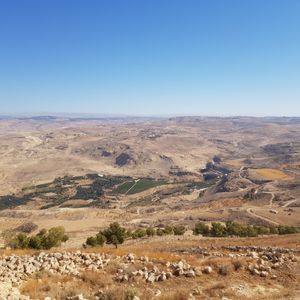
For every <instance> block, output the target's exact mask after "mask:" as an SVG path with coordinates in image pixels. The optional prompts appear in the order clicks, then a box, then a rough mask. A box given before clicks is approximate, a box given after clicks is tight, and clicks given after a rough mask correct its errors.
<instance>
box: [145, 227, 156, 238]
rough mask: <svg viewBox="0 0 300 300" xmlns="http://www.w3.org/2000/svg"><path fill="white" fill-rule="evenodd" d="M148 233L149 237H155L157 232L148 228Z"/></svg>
mask: <svg viewBox="0 0 300 300" xmlns="http://www.w3.org/2000/svg"><path fill="white" fill-rule="evenodd" d="M146 233H147V236H154V235H156V230H155V229H154V228H153V227H148V228H147V229H146Z"/></svg>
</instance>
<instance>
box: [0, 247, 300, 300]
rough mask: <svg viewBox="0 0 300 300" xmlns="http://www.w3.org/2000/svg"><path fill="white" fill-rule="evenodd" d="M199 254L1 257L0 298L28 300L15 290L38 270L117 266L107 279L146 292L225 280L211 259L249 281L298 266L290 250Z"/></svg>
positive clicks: (77, 271) (73, 272) (100, 294)
mask: <svg viewBox="0 0 300 300" xmlns="http://www.w3.org/2000/svg"><path fill="white" fill-rule="evenodd" d="M199 252H201V253H202V254H203V258H199V264H197V265H191V264H189V263H187V261H186V260H184V259H181V260H179V261H177V262H174V261H162V260H157V259H150V258H149V257H147V256H140V257H139V256H136V255H135V254H132V253H130V254H128V255H124V256H112V255H108V254H99V253H82V252H80V251H76V252H56V253H44V252H41V253H39V254H37V255H23V256H20V255H10V256H2V257H1V258H0V299H8V300H21V299H23V300H25V299H27V300H29V299H30V297H29V296H26V295H21V292H20V289H19V288H20V286H21V285H22V284H24V283H26V281H28V280H29V279H30V278H31V277H32V276H34V275H35V274H37V273H39V272H42V271H44V272H47V274H50V276H51V275H68V276H71V277H74V278H80V276H81V274H82V273H83V272H86V271H92V272H96V273H97V272H106V268H107V267H108V266H110V264H114V265H117V266H118V268H117V270H116V273H114V274H108V273H107V276H111V277H112V278H113V280H114V281H115V282H116V284H118V283H119V284H121V283H130V282H135V281H137V280H141V281H142V282H144V284H146V285H149V286H150V287H151V286H153V284H156V283H157V284H159V283H160V282H165V281H170V280H174V279H175V278H185V279H186V280H191V281H192V280H195V278H197V277H202V276H207V277H209V276H214V275H222V276H225V275H227V273H228V266H226V265H222V264H221V263H220V264H219V265H218V264H216V263H214V264H212V263H211V262H212V260H210V259H214V258H219V259H220V257H223V258H224V257H225V258H226V259H231V260H232V262H233V265H234V271H238V270H239V269H241V268H242V269H243V270H244V271H245V272H246V274H248V276H257V277H258V278H262V279H263V278H270V279H274V280H275V279H276V278H277V277H278V275H277V273H278V270H280V269H282V268H284V267H286V266H290V265H295V264H297V263H298V258H297V257H296V256H295V253H294V251H293V250H291V249H285V248H263V247H239V246H234V247H223V249H222V251H209V249H200V248H199ZM237 259H238V260H237ZM200 294H201V293H200ZM160 295H161V291H160V290H155V291H154V292H153V297H159V296H160ZM197 295H199V291H198V292H197V291H195V289H191V295H190V296H189V300H191V299H197ZM86 297H88V298H86ZM195 297H196V298H195ZM67 299H69V300H76V299H77V300H83V299H98V300H102V299H107V298H105V291H99V290H98V291H95V292H94V293H93V296H92V297H91V296H90V295H89V296H86V295H84V294H78V295H77V296H74V297H73V296H72V297H69V298H67ZM132 299H135V300H138V299H139V297H138V296H136V295H135V298H132ZM199 299H200V298H199ZM45 300H51V298H50V296H49V295H47V293H46V294H45Z"/></svg>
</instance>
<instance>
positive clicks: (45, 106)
mask: <svg viewBox="0 0 300 300" xmlns="http://www.w3.org/2000/svg"><path fill="white" fill-rule="evenodd" d="M299 16H300V1H298V0H180V1H179V0H151V1H150V0H148V1H146V0H89V1H84V0H81V1H78V0H45V1H40V0H36V1H35V0H26V1H24V0H0V114H1V113H2V114H4V113H41V112H42V113H46V112H47V113H56V112H65V113H113V114H132V115H139V114H141V115H173V114H178V115H221V116H222V115H258V116H262V115H294V116H296V115H297V116H300V17H299Z"/></svg>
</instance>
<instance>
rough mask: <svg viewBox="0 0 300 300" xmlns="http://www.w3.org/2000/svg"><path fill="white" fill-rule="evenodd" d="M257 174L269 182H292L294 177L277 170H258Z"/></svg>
mask: <svg viewBox="0 0 300 300" xmlns="http://www.w3.org/2000/svg"><path fill="white" fill-rule="evenodd" d="M255 173H256V174H257V175H259V176H261V177H264V178H266V179H269V180H291V179H292V177H291V176H289V175H287V174H286V173H284V172H282V171H280V170H277V169H256V170H255Z"/></svg>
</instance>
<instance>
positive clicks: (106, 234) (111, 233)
mask: <svg viewBox="0 0 300 300" xmlns="http://www.w3.org/2000/svg"><path fill="white" fill-rule="evenodd" d="M185 232H186V228H185V227H184V226H183V225H175V226H166V227H163V228H157V229H155V228H153V227H147V228H138V229H136V230H130V229H128V230H126V229H125V228H124V227H122V226H120V224H119V223H116V222H115V223H112V224H110V225H109V228H107V229H105V230H103V231H99V232H98V233H97V234H96V236H92V237H88V238H87V240H86V242H85V245H87V246H91V247H97V246H101V247H102V246H104V244H105V243H107V244H113V245H115V246H116V247H117V246H118V245H119V244H123V242H124V241H125V239H140V238H143V237H153V236H155V235H158V236H164V235H183V234H184V233H185Z"/></svg>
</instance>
